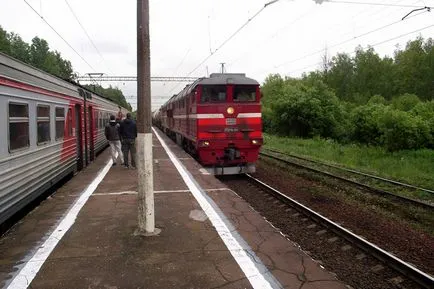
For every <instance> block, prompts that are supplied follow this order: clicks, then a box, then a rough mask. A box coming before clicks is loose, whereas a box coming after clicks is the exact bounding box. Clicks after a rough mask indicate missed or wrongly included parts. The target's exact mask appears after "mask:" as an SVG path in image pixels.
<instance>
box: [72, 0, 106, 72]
mask: <svg viewBox="0 0 434 289" xmlns="http://www.w3.org/2000/svg"><path fill="white" fill-rule="evenodd" d="M65 3H66V5H67V6H68V8H69V11H71V13H72V15H73V16H74V18H75V20H76V21H77V22H78V24H79V25H80V27H81V29H82V30H83V32H84V34H86V37H87V39H89V42H90V43H91V44H92V46H93V48H95V50H96V52H97V53H98V55H99V56H100V57H101V59H102V60H103V62H104V64H105V66H106V67H107V69H108V70H109V71H110V72H111V73H112V74H113V71H112V70H111V69H110V68H109V67H108V66H107V63H106V60H105V59H104V56H102V54H101V52H100V51H99V49H98V47H96V45H95V43H94V42H93V40H92V38H91V37H90V35H89V33H87V30H86V28H84V26H83V24H82V23H81V21H80V19H78V16H77V14H75V12H74V10H73V9H72V7H71V5H70V4H69V2H68V0H65Z"/></svg>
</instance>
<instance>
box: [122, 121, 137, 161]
mask: <svg viewBox="0 0 434 289" xmlns="http://www.w3.org/2000/svg"><path fill="white" fill-rule="evenodd" d="M120 134H121V139H122V152H123V155H124V166H125V167H126V168H128V167H129V164H128V155H129V153H131V167H133V168H135V167H136V147H135V142H136V138H137V126H136V122H135V121H134V120H133V119H132V118H131V113H127V117H126V118H125V119H124V120H123V121H122V122H121V127H120Z"/></svg>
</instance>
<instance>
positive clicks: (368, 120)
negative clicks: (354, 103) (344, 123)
mask: <svg viewBox="0 0 434 289" xmlns="http://www.w3.org/2000/svg"><path fill="white" fill-rule="evenodd" d="M387 110H388V107H387V106H384V105H381V104H379V105H373V104H368V105H363V106H359V107H357V108H355V109H354V110H353V111H352V113H351V122H352V126H353V132H352V137H351V139H352V140H353V141H356V142H359V143H363V144H369V145H380V144H381V143H382V136H383V132H382V130H381V127H380V117H381V116H382V115H384V114H385V113H386V111H387Z"/></svg>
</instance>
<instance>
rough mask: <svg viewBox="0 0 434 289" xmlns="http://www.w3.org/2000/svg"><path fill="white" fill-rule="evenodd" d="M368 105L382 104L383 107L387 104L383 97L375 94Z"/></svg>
mask: <svg viewBox="0 0 434 289" xmlns="http://www.w3.org/2000/svg"><path fill="white" fill-rule="evenodd" d="M368 104H383V105H385V104H387V101H386V99H385V98H384V97H383V96H381V95H378V94H376V95H374V96H372V97H371V98H370V99H369V101H368Z"/></svg>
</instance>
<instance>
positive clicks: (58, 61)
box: [0, 27, 75, 80]
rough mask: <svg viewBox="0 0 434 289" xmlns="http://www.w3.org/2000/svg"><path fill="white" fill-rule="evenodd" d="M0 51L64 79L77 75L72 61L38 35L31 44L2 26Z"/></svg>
mask: <svg viewBox="0 0 434 289" xmlns="http://www.w3.org/2000/svg"><path fill="white" fill-rule="evenodd" d="M0 52H3V53H5V54H8V55H10V56H12V57H14V58H16V59H18V60H21V61H23V62H25V63H27V64H30V65H32V66H34V67H36V68H39V69H41V70H44V71H46V72H48V73H50V74H53V75H55V76H57V77H60V78H62V79H66V80H73V79H74V77H75V75H74V72H73V70H72V65H71V62H70V61H67V60H65V59H63V58H62V56H61V54H60V53H59V52H58V51H51V50H50V47H49V45H48V43H47V41H45V40H44V39H41V38H39V37H37V36H36V37H35V38H33V39H32V44H31V45H29V44H27V43H26V42H24V41H23V40H22V38H21V37H20V36H19V35H18V34H15V33H13V32H11V33H8V32H7V31H5V30H3V29H2V28H1V27H0Z"/></svg>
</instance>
